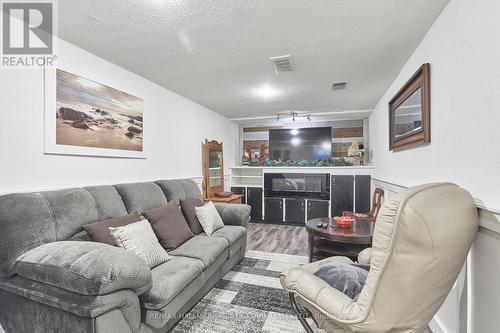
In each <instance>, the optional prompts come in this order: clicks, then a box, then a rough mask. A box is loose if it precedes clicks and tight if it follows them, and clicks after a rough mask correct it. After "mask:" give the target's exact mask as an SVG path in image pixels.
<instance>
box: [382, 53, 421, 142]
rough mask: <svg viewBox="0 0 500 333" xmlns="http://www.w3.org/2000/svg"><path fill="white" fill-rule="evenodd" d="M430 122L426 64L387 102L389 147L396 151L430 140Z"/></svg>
mask: <svg viewBox="0 0 500 333" xmlns="http://www.w3.org/2000/svg"><path fill="white" fill-rule="evenodd" d="M418 103H420V104H418ZM430 123H431V90H430V65H429V64H428V63H426V64H423V65H422V67H420V68H419V69H418V71H417V72H416V73H415V74H413V76H412V77H411V78H410V80H408V82H406V84H405V85H404V86H403V87H402V88H401V89H400V90H399V91H398V92H397V94H396V95H395V96H394V97H393V98H392V99H391V100H390V102H389V149H390V150H392V151H398V150H404V149H409V148H413V147H416V146H420V145H424V144H428V143H430V142H431V124H430Z"/></svg>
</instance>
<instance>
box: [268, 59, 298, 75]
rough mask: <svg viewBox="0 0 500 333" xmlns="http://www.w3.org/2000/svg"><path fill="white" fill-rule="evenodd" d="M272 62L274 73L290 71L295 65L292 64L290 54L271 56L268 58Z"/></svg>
mask: <svg viewBox="0 0 500 333" xmlns="http://www.w3.org/2000/svg"><path fill="white" fill-rule="evenodd" d="M269 59H271V61H272V62H273V65H274V70H275V71H276V74H279V73H281V72H291V71H294V70H295V66H294V65H293V61H292V56H290V55H283V56H279V57H271V58H269Z"/></svg>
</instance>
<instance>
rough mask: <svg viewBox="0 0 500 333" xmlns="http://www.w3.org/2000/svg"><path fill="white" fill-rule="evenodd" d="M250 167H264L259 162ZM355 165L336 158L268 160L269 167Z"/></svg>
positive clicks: (251, 164) (252, 163) (251, 163)
mask: <svg viewBox="0 0 500 333" xmlns="http://www.w3.org/2000/svg"><path fill="white" fill-rule="evenodd" d="M247 165H248V166H262V165H260V164H259V162H257V161H251V162H249V163H248V164H247ZM353 165H354V164H353V163H351V162H349V161H346V160H345V159H344V158H334V159H331V160H300V161H282V160H267V161H266V165H265V166H268V167H338V166H353Z"/></svg>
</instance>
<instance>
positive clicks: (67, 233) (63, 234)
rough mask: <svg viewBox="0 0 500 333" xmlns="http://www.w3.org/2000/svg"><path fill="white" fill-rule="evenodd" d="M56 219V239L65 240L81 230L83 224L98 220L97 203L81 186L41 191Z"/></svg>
mask: <svg viewBox="0 0 500 333" xmlns="http://www.w3.org/2000/svg"><path fill="white" fill-rule="evenodd" d="M43 195H44V196H45V198H46V199H47V201H48V202H49V205H50V208H51V209H52V212H53V214H54V217H55V219H56V239H57V240H67V239H68V238H70V237H71V236H73V235H76V234H77V233H79V232H81V231H82V230H83V225H84V224H87V223H91V222H95V221H97V220H99V214H98V212H97V205H96V202H95V200H94V198H93V197H92V195H91V194H90V192H88V191H86V190H84V189H82V188H72V189H67V190H60V191H49V192H43Z"/></svg>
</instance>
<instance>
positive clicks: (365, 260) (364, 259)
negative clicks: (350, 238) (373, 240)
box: [358, 247, 372, 265]
mask: <svg viewBox="0 0 500 333" xmlns="http://www.w3.org/2000/svg"><path fill="white" fill-rule="evenodd" d="M371 258H372V248H371V247H369V248H366V249H364V250H363V251H361V252H359V254H358V263H360V264H363V265H369V264H370V260H371Z"/></svg>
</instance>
